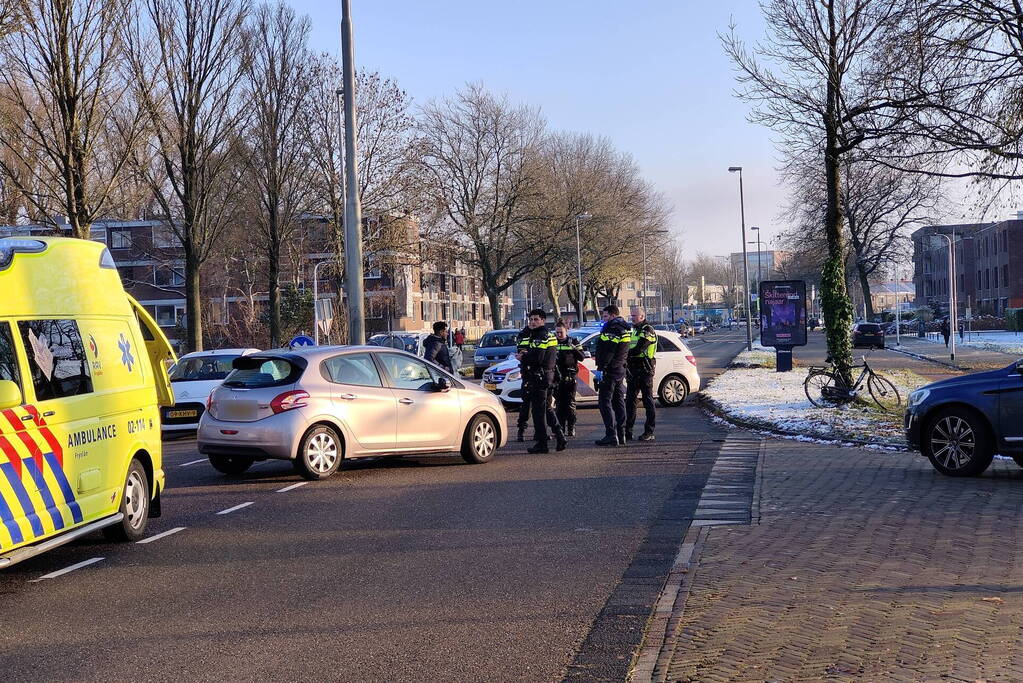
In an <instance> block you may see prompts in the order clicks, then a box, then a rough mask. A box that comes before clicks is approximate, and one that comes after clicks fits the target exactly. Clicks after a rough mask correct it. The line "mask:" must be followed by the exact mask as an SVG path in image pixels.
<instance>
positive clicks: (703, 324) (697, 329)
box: [693, 320, 708, 334]
mask: <svg viewBox="0 0 1023 683" xmlns="http://www.w3.org/2000/svg"><path fill="white" fill-rule="evenodd" d="M707 327H708V325H707V321H706V320H697V321H696V322H694V323H693V333H694V334H706V332H707Z"/></svg>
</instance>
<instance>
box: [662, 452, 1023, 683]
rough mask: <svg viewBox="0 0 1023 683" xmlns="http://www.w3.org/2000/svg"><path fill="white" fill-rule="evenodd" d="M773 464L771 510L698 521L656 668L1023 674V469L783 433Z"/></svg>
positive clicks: (766, 490) (685, 676)
mask: <svg viewBox="0 0 1023 683" xmlns="http://www.w3.org/2000/svg"><path fill="white" fill-rule="evenodd" d="M762 462H763V465H762V471H761V475H762V477H763V483H762V487H761V489H760V513H761V522H760V524H758V525H754V526H723V527H709V528H704V529H703V530H702V531H701V533H700V535H701V541H700V543H698V544H697V555H696V556H695V557H694V558H693V563H692V564H691V565H690V566H691V567H692V569H690V570H689V571H690V573H691V576H690V577H689V578H690V581H691V588H690V592H689V595H688V599H687V600H686V601H685V605H684V608H680V606H679V605H678V604H677V605H676V615H675V616H676V617H678V627H677V630H676V631H675V632H674V634H673V637H672V638H670V639H669V641H668V643H667V644H666V650H664V651H663V652H665V653H667V652H670V655H671V656H670V665H669V666H667V667H664V666H663V665H662V666H660V667H659V670H657V671H655V672H654V674H655V675H654V679H655V680H657V679H659V680H665V678H666V679H667V680H670V681H717V680H812V679H822V678H830V679H852V678H858V679H865V680H885V681H887V680H935V679H950V680H966V681H975V680H985V679H988V680H1019V679H1023V630H1021V629H1023V525H1021V524H1020V514H1021V508H1023V470H1021V469H1020V468H1018V467H1017V466H1016V465H1015V464H1014V463H1012V462H1011V461H1004V460H997V461H996V462H995V464H994V465H993V466H992V468H991V469H990V470H989V471H988V473H987V474H986V475H985V476H984V477H982V478H979V479H951V478H945V477H942V476H940V475H938V474H937V473H935V472H934V471H933V470H932V469H931V467H930V465H929V464H928V462H927V461H926V460H925V459H924V458H922V457H920V456H918V455H910V454H878V453H873V452H870V451H865V450H860V449H852V448H835V447H828V446H820V445H815V444H794V443H792V442H784V441H778V440H769V441H768V442H767V444H766V451H765V456H764V459H763V461H762ZM701 544H702V548H700V547H699V546H700V545H701ZM679 602H682V601H681V600H679ZM680 609H681V614H678V612H679V610H680ZM671 648H673V650H672V649H671ZM662 660H663V661H668V658H667V657H666V656H665V657H663V658H662Z"/></svg>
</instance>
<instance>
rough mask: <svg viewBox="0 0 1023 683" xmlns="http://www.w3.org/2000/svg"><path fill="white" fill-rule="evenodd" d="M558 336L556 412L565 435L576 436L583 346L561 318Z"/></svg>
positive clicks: (557, 329)
mask: <svg viewBox="0 0 1023 683" xmlns="http://www.w3.org/2000/svg"><path fill="white" fill-rule="evenodd" d="M554 335H555V336H556V337H557V338H558V361H557V366H556V367H557V387H556V389H555V390H554V405H555V412H556V413H557V415H558V422H559V423H561V427H562V429H564V430H565V436H575V386H576V385H575V379H576V375H578V374H579V361H581V360H582V359H583V358H584V356H583V347H582V346H580V345H579V340H578V339H576V338H575V337H570V336H569V335H568V326H567V325H565V321H564V320H559V321H558V324H557V325H555V326H554Z"/></svg>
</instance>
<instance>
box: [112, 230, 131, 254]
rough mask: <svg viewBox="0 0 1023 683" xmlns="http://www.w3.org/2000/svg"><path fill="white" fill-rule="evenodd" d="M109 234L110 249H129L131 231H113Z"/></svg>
mask: <svg viewBox="0 0 1023 683" xmlns="http://www.w3.org/2000/svg"><path fill="white" fill-rule="evenodd" d="M109 234H110V248H111V249H131V230H113V229H111V230H110V231H109Z"/></svg>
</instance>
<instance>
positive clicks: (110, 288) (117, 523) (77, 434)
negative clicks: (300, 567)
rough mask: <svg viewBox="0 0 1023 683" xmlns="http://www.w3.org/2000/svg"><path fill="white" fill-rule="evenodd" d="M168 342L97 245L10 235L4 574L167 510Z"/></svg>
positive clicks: (0, 307)
mask: <svg viewBox="0 0 1023 683" xmlns="http://www.w3.org/2000/svg"><path fill="white" fill-rule="evenodd" d="M173 359H174V353H173V351H172V350H171V347H170V344H169V343H168V342H167V338H166V337H164V336H163V334H162V333H161V332H160V329H159V328H158V327H157V325H156V323H155V322H154V321H153V319H152V318H151V317H150V316H149V314H148V313H147V312H146V310H145V309H143V308H142V307H141V306H140V305H139V304H138V302H136V301H135V300H134V299H132V298H131V297H130V296H128V294H127V293H126V292H125V291H124V288H123V287H122V286H121V280H120V278H119V277H118V273H117V268H116V267H115V265H114V260H113V258H112V257H111V255H110V252H109V251H107V249H106V247H104V246H103V245H102V244H99V243H96V242H90V241H86V240H76V239H65V238H39V239H36V238H0V568H2V567H5V566H9V565H11V564H14V563H15V562H19V561H21V560H24V559H26V558H28V557H32V556H34V555H38V554H39V553H42V552H44V551H46V550H49V549H51V548H54V547H56V546H58V545H61V544H63V543H66V542H67V541H70V540H72V539H74V538H78V537H80V536H83V535H85V534H88V533H91V532H93V531H96V530H98V529H102V530H103V532H104V533H105V534H106V535H107V536H108V537H110V538H112V539H118V540H137V539H139V538H141V537H142V535H143V533H144V532H145V528H146V521H147V519H148V518H149V517H155V516H157V515H159V512H160V493H161V491H162V490H163V487H164V475H163V469H162V457H161V456H162V451H161V443H160V414H159V406H168V405H172V404H173V403H174V398H173V393H172V391H171V388H170V382H169V380H168V378H167V368H166V365H165V363H166V362H167V361H172V360H173Z"/></svg>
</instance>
